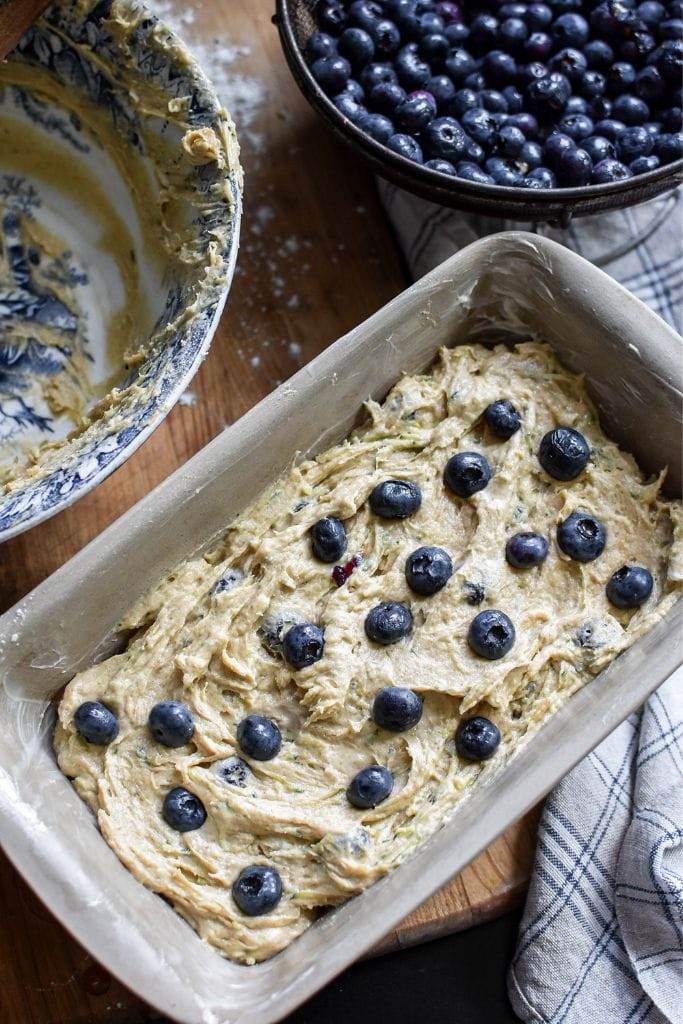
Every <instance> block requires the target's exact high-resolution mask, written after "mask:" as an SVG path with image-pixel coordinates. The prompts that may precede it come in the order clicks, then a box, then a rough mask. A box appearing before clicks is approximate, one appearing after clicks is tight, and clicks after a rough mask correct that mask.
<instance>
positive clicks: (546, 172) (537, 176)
mask: <svg viewBox="0 0 683 1024" xmlns="http://www.w3.org/2000/svg"><path fill="white" fill-rule="evenodd" d="M527 177H529V178H531V179H532V180H536V181H540V183H541V186H542V187H543V188H555V187H556V186H557V181H556V179H555V175H554V174H553V172H552V171H551V170H550V168H549V167H534V169H533V171H530V172H529V174H528V175H527Z"/></svg>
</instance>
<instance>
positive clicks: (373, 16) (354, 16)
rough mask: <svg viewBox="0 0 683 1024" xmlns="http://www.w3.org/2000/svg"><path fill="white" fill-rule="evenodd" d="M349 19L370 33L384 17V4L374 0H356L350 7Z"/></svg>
mask: <svg viewBox="0 0 683 1024" xmlns="http://www.w3.org/2000/svg"><path fill="white" fill-rule="evenodd" d="M349 17H350V18H351V21H352V22H353V23H354V24H355V25H360V26H361V28H364V29H365V30H366V31H368V32H369V31H370V29H371V28H372V26H373V25H375V24H376V23H377V22H378V21H379V19H380V18H383V17H384V10H383V9H382V4H380V3H375V2H374V0H354V2H353V3H352V4H351V6H350V7H349Z"/></svg>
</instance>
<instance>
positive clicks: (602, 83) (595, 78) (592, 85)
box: [578, 71, 607, 100]
mask: <svg viewBox="0 0 683 1024" xmlns="http://www.w3.org/2000/svg"><path fill="white" fill-rule="evenodd" d="M606 87H607V79H606V78H605V76H604V75H603V74H602V72H601V71H586V73H585V74H584V75H582V76H581V78H580V79H579V82H578V89H579V92H580V93H581V95H582V96H585V97H586V99H587V100H594V99H598V98H599V97H600V96H602V94H603V93H604V91H605V89H606Z"/></svg>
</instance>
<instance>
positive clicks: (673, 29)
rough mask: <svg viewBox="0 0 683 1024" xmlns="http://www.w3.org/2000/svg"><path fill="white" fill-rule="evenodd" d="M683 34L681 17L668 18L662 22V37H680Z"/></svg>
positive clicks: (660, 27)
mask: <svg viewBox="0 0 683 1024" xmlns="http://www.w3.org/2000/svg"><path fill="white" fill-rule="evenodd" d="M681 36H683V21H682V20H681V19H680V18H667V19H666V21H662V22H660V25H659V38H660V39H680V38H681Z"/></svg>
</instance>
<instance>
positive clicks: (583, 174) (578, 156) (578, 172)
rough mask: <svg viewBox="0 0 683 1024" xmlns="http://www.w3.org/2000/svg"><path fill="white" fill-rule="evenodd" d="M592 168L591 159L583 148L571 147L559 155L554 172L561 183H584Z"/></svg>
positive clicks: (567, 184)
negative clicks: (571, 148)
mask: <svg viewBox="0 0 683 1024" xmlns="http://www.w3.org/2000/svg"><path fill="white" fill-rule="evenodd" d="M592 170H593V161H592V160H591V158H590V156H589V155H588V153H587V152H586V150H585V149H573V150H571V151H569V152H567V153H563V154H562V156H561V157H560V159H559V161H558V163H557V167H556V172H557V178H558V181H559V182H560V184H561V185H566V186H569V187H576V186H579V185H586V184H587V183H588V181H589V180H590V176H591V172H592Z"/></svg>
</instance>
